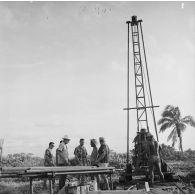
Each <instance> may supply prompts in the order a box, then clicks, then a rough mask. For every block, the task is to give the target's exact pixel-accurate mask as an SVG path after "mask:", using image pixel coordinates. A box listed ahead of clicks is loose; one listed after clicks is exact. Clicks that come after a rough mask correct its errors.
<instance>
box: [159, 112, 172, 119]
mask: <svg viewBox="0 0 195 195" xmlns="http://www.w3.org/2000/svg"><path fill="white" fill-rule="evenodd" d="M161 116H162V117H167V118H174V115H173V112H172V111H170V110H164V111H163V113H162V114H161Z"/></svg>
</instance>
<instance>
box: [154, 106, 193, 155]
mask: <svg viewBox="0 0 195 195" xmlns="http://www.w3.org/2000/svg"><path fill="white" fill-rule="evenodd" d="M161 116H162V118H161V119H160V120H159V121H158V125H161V126H160V131H159V132H164V131H165V130H166V129H171V133H170V134H169V136H168V138H167V141H169V140H170V139H172V146H173V147H174V145H175V143H176V142H177V139H178V138H179V149H180V150H181V151H182V153H183V146H182V133H183V132H184V130H185V129H186V125H190V126H192V127H195V121H194V119H193V117H192V116H190V115H188V116H185V117H183V118H182V117H181V112H180V110H179V108H178V107H174V106H171V105H168V106H166V108H165V109H164V111H163V112H162V114H161Z"/></svg>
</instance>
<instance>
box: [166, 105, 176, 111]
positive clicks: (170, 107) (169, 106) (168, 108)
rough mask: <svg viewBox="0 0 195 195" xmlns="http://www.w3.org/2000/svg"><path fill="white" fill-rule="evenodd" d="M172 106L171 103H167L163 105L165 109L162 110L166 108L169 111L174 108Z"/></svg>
mask: <svg viewBox="0 0 195 195" xmlns="http://www.w3.org/2000/svg"><path fill="white" fill-rule="evenodd" d="M174 108H175V107H174V106H172V105H167V106H166V107H165V109H164V110H168V111H171V110H174Z"/></svg>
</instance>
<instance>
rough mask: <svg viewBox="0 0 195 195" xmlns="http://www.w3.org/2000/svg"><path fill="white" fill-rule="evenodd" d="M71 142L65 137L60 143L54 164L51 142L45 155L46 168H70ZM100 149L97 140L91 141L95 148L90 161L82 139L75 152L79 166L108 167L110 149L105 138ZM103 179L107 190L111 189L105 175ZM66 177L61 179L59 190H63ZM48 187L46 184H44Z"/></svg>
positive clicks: (100, 141)
mask: <svg viewBox="0 0 195 195" xmlns="http://www.w3.org/2000/svg"><path fill="white" fill-rule="evenodd" d="M69 142H70V138H69V137H68V136H67V135H65V136H64V137H63V138H62V140H61V141H60V144H59V147H58V148H57V149H56V163H55V162H54V157H53V155H52V149H53V148H54V143H53V142H50V143H49V147H48V148H47V149H46V150H45V155H44V166H55V164H56V166H70V165H71V164H70V161H69V153H68V147H67V144H68V143H69ZM99 143H100V147H99V149H98V147H97V145H98V142H97V140H96V139H91V140H90V145H91V147H92V148H93V150H92V153H91V155H90V160H89V159H88V157H87V156H88V153H87V150H86V148H85V146H84V144H85V139H83V138H81V139H80V143H79V146H77V147H76V148H75V150H74V155H75V160H76V164H77V166H99V167H107V166H108V161H109V153H110V149H109V147H108V145H107V144H106V142H105V139H104V138H103V137H100V138H99ZM102 179H103V180H104V183H105V185H106V188H107V189H109V184H108V179H107V177H106V176H105V175H102ZM97 180H98V181H97V182H99V177H97ZM65 181H66V176H61V177H60V179H59V189H62V188H63V187H64V185H65ZM44 186H46V183H44Z"/></svg>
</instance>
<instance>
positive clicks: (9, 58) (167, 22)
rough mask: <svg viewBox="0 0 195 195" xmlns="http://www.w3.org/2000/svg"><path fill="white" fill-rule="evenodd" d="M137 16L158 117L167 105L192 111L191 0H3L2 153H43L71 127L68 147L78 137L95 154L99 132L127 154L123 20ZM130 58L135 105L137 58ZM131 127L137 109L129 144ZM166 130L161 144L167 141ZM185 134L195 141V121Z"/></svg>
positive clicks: (187, 144) (194, 11) (194, 19)
mask: <svg viewBox="0 0 195 195" xmlns="http://www.w3.org/2000/svg"><path fill="white" fill-rule="evenodd" d="M134 14H136V15H137V16H138V19H143V24H142V26H143V31H144V39H145V45H146V53H147V59H148V66H149V73H150V81H151V88H152V94H153V100H154V104H155V105H160V108H157V109H155V113H156V118H157V120H158V119H159V118H160V114H161V112H162V110H163V109H164V107H165V106H166V105H168V104H171V105H174V106H179V108H180V109H181V113H182V115H183V116H185V115H189V114H190V115H192V116H194V117H195V110H194V108H195V101H194V100H195V36H194V35H195V2H184V3H182V2H33V3H32V2H0V18H1V19H0V129H1V131H0V132H1V133H0V137H2V138H4V139H5V144H4V155H6V154H8V153H16V152H17V153H18V152H31V153H34V154H35V155H39V156H43V153H44V150H45V148H46V147H47V145H48V142H50V141H54V142H55V143H56V147H57V146H58V144H59V141H60V140H61V138H62V136H63V135H65V134H67V135H68V136H70V138H71V142H70V144H69V150H70V155H72V154H73V150H74V148H75V147H76V146H77V145H78V142H79V139H80V138H85V139H86V147H87V149H88V151H89V153H90V151H91V149H90V146H89V139H91V138H98V137H100V136H104V137H105V138H106V140H107V143H108V144H109V146H110V148H111V149H113V150H115V151H117V152H126V111H123V108H124V107H126V75H127V73H126V67H127V24H126V21H127V20H130V19H131V16H132V15H134ZM130 52H132V50H130ZM130 66H131V68H130V71H131V72H130V77H131V78H130V87H131V91H132V93H131V99H130V106H135V96H133V91H134V74H133V58H132V56H131V58H130ZM131 91H130V92H131ZM151 131H152V132H153V129H151ZM135 134H136V113H135V112H134V111H132V112H131V113H130V142H132V141H133V138H134V136H135ZM167 136H168V133H164V134H159V138H160V143H163V142H164V143H166V144H171V142H168V143H167V142H166V140H167ZM183 136H184V140H183V145H184V149H188V148H192V149H195V144H194V136H195V129H194V128H191V127H189V128H187V130H186V132H185V133H184V135H183ZM130 146H131V148H132V146H133V145H132V144H131V145H130Z"/></svg>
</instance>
